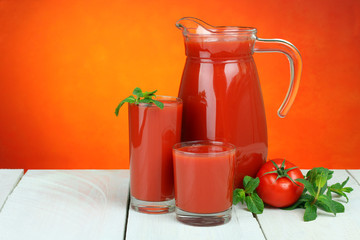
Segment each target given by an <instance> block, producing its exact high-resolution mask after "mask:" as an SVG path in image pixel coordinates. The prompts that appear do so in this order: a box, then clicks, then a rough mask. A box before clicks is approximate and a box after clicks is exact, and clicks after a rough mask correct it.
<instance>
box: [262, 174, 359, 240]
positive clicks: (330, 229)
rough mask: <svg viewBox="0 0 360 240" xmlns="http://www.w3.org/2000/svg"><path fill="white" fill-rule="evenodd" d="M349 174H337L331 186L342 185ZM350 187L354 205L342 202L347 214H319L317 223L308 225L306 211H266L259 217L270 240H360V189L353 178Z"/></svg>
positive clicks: (321, 212) (320, 212)
mask: <svg viewBox="0 0 360 240" xmlns="http://www.w3.org/2000/svg"><path fill="white" fill-rule="evenodd" d="M348 176H349V174H348V173H347V172H346V171H345V170H335V173H334V175H333V178H332V179H330V180H329V183H330V184H332V183H335V182H342V181H344V180H345V179H346V178H347V177H348ZM347 185H348V186H350V187H353V188H354V191H353V192H352V193H350V194H349V198H350V201H349V203H345V199H343V198H339V200H340V202H342V203H343V204H344V206H345V213H339V214H337V216H336V217H334V215H333V214H329V213H326V212H323V211H321V210H319V211H318V217H317V219H316V220H315V221H312V222H304V221H303V215H304V209H295V210H292V211H285V210H280V209H275V208H266V209H265V210H264V213H263V214H260V215H257V218H258V220H259V222H260V225H261V227H262V229H263V232H264V234H265V237H266V239H267V240H277V239H327V240H329V239H349V240H350V239H351V240H353V239H359V236H360V218H359V214H360V186H359V185H358V184H357V183H356V182H355V181H354V179H353V178H350V180H349V182H348V184H347Z"/></svg>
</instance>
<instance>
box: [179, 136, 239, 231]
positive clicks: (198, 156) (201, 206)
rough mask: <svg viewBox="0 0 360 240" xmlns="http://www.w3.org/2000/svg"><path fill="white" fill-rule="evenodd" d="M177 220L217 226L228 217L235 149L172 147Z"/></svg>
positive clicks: (205, 144) (202, 144)
mask: <svg viewBox="0 0 360 240" xmlns="http://www.w3.org/2000/svg"><path fill="white" fill-rule="evenodd" d="M173 159H174V181H175V201H176V214H177V219H178V220H179V221H181V222H184V223H187V224H190V225H218V224H222V223H225V222H228V221H229V220H230V218H231V206H232V196H233V184H234V164H235V146H234V145H232V144H227V143H222V142H215V141H190V142H182V143H177V144H175V146H174V147H173Z"/></svg>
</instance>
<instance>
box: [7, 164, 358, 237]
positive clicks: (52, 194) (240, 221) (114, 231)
mask: <svg viewBox="0 0 360 240" xmlns="http://www.w3.org/2000/svg"><path fill="white" fill-rule="evenodd" d="M348 176H350V180H349V183H348V185H349V186H351V187H353V188H354V191H353V192H352V193H351V194H350V202H349V203H348V204H345V213H342V214H338V215H337V216H336V217H334V216H333V215H331V214H327V213H324V212H321V213H320V214H319V216H318V218H317V219H316V220H315V221H313V222H304V221H303V220H302V217H303V211H304V210H303V209H296V210H293V211H284V210H280V209H272V208H266V209H265V210H264V213H263V214H260V215H257V216H253V214H251V213H250V212H248V211H247V210H246V209H245V208H244V207H241V206H236V207H233V216H232V219H231V221H230V222H229V223H227V224H225V225H222V226H216V227H192V226H188V225H184V224H182V223H180V222H177V221H176V218H175V214H174V213H171V214H163V215H147V214H141V213H137V212H135V211H133V210H132V209H129V203H128V201H129V171H128V170H30V171H28V172H27V173H26V174H25V175H24V174H23V171H22V170H0V240H24V239H27V240H32V239H33V240H42V239H49V240H58V239H59V240H60V239H61V240H72V239H74V240H75V239H76V240H82V239H84V240H85V239H86V240H92V239H99V240H100V239H101V240H119V239H129V240H133V239H136V240H142V239H166V240H168V239H186V240H192V239H216V240H219V239H224V240H231V239H236V240H239V239H246V240H250V239H256V240H257V239H266V240H278V239H291V240H293V239H306V240H309V239H327V240H328V239H351V240H353V239H354V240H355V239H360V185H359V183H360V170H336V171H335V173H334V177H333V179H331V180H330V183H332V182H335V181H342V180H345V179H346V178H347V177H348Z"/></svg>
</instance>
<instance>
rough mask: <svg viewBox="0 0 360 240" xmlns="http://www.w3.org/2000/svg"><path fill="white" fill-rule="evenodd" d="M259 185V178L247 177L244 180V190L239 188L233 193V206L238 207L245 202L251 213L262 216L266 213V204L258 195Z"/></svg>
mask: <svg viewBox="0 0 360 240" xmlns="http://www.w3.org/2000/svg"><path fill="white" fill-rule="evenodd" d="M259 183H260V179H259V178H258V177H257V178H252V177H250V176H245V177H244V180H243V185H244V189H241V188H237V189H235V190H234V192H233V204H234V205H236V204H238V203H239V202H241V204H244V202H245V203H246V206H247V208H248V209H249V211H250V212H252V213H255V214H261V213H262V212H263V211H264V202H263V201H262V200H261V198H260V197H259V195H258V194H257V193H256V188H257V187H258V186H259Z"/></svg>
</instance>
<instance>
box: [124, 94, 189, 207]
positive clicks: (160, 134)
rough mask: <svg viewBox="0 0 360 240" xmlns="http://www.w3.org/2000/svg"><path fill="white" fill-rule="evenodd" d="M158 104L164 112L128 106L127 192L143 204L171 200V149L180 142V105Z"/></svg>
mask: <svg viewBox="0 0 360 240" xmlns="http://www.w3.org/2000/svg"><path fill="white" fill-rule="evenodd" d="M174 99H175V98H174ZM157 100H158V101H161V102H163V103H164V108H163V109H160V108H158V107H156V106H155V105H154V104H142V103H141V104H139V105H135V104H129V146H130V191H131V195H132V196H133V197H135V198H136V199H139V200H142V201H153V202H158V201H167V200H171V199H173V198H174V180H173V178H174V177H173V162H172V146H173V145H174V144H175V143H177V142H180V133H181V117H182V103H181V100H178V101H176V100H174V101H168V100H160V99H157Z"/></svg>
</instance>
